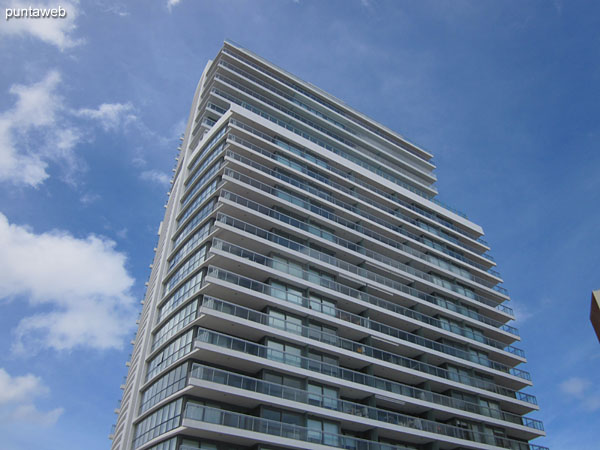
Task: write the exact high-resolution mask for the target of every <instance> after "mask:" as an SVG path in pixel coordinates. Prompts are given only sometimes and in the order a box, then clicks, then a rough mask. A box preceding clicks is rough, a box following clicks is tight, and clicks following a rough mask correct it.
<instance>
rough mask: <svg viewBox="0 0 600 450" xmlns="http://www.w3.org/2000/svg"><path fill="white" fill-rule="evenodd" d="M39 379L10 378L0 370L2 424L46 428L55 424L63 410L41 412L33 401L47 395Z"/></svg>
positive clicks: (0, 415) (0, 416)
mask: <svg viewBox="0 0 600 450" xmlns="http://www.w3.org/2000/svg"><path fill="white" fill-rule="evenodd" d="M48 392H49V390H48V388H47V387H46V386H45V385H44V384H43V382H42V380H41V378H39V377H37V376H35V375H33V374H27V375H20V376H11V375H10V374H9V373H8V372H7V371H6V370H4V369H3V368H0V419H2V422H3V423H4V424H6V423H18V424H28V425H34V426H42V427H48V426H52V425H54V424H55V423H56V421H57V420H58V418H59V417H60V416H61V415H62V413H63V409H62V408H56V409H53V410H51V411H46V412H42V411H40V410H39V409H38V408H37V406H36V405H35V404H34V400H35V399H36V398H37V397H39V396H42V395H46V394H48Z"/></svg>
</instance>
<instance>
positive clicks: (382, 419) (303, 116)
mask: <svg viewBox="0 0 600 450" xmlns="http://www.w3.org/2000/svg"><path fill="white" fill-rule="evenodd" d="M431 157H432V155H431V154H429V153H428V152H426V151H424V150H422V149H421V148H419V147H417V146H416V145H414V144H412V143H410V142H408V141H407V140H405V139H404V138H403V137H401V136H400V135H398V134H397V133H395V132H393V131H391V130H389V129H387V128H386V127H384V126H382V125H380V124H378V123H377V122H375V121H373V120H372V119H370V118H368V117H366V116H365V115H363V114H361V113H359V112H357V111H356V110H354V109H352V108H350V107H348V106H347V105H346V104H344V103H343V102H341V101H339V100H337V99H336V98H334V97H333V96H331V95H329V94H327V93H326V92H323V91H322V90H320V89H318V88H316V87H315V86H312V85H311V84H309V83H306V82H304V81H302V80H300V79H298V78H296V77H295V76H293V75H291V74H289V73H287V72H285V71H284V70H282V69H280V68H278V67H276V66H275V65H273V64H271V63H269V62H267V61H265V60H264V59H262V58H260V57H258V56H257V55H255V54H253V53H251V52H249V51H248V50H246V49H244V48H242V47H240V46H238V45H236V44H233V43H230V42H226V43H225V44H224V46H223V48H222V49H221V50H220V51H219V53H218V55H217V56H216V58H215V59H214V61H211V62H209V63H208V64H207V66H206V68H205V70H204V73H203V74H202V78H201V79H200V82H199V84H198V88H197V90H196V95H195V96H194V100H193V104H192V109H191V112H190V117H189V120H188V124H187V129H186V132H185V135H184V137H183V142H182V145H181V150H180V154H179V157H178V161H177V165H176V168H175V169H174V176H173V180H172V188H171V191H170V197H169V201H168V203H167V205H166V213H165V218H164V220H163V222H162V223H161V225H160V227H159V231H158V234H159V238H158V244H157V246H156V249H155V251H156V256H155V259H154V263H153V265H152V266H151V267H152V272H151V275H150V279H149V281H148V289H147V292H146V297H145V299H144V301H143V303H144V306H143V310H142V313H141V315H140V318H139V329H138V332H137V335H136V337H135V340H134V342H133V344H134V345H133V353H132V356H131V360H130V361H129V362H128V363H127V364H128V366H129V373H128V375H127V379H126V381H125V383H124V385H123V386H122V388H123V398H122V401H121V403H120V406H119V409H118V410H117V413H118V419H117V422H116V425H115V428H114V430H113V431H112V432H111V438H112V440H113V443H112V449H113V450H132V449H134V450H142V449H144V450H145V449H148V450H149V449H152V450H190V449H199V448H200V449H211V450H225V449H227V450H230V449H232V450H233V449H236V450H238V449H240V450H241V449H256V450H267V449H269V450H279V449H323V450H325V449H331V448H343V449H356V450H360V449H365V450H367V449H368V450H395V449H420V450H436V449H463V450H464V449H490V450H491V449H498V448H509V449H518V450H524V449H527V450H533V449H542V448H543V447H539V446H537V445H533V444H529V441H530V440H532V439H534V438H537V437H539V436H543V435H544V431H543V427H542V423H541V422H540V421H539V420H536V419H534V418H530V417H528V416H527V414H528V413H530V412H532V411H535V410H537V409H538V406H537V404H536V399H535V397H534V396H533V395H531V394H529V393H525V392H523V391H522V390H523V389H524V388H528V387H529V386H531V384H532V383H531V378H530V376H529V373H528V372H526V371H524V370H523V369H522V368H521V366H522V364H524V363H525V361H526V360H525V355H524V353H523V351H522V350H521V349H519V348H518V347H516V346H514V345H513V344H514V343H515V342H517V341H518V340H519V337H518V331H517V330H516V329H515V328H514V327H513V326H511V325H510V321H511V320H512V319H513V314H512V310H511V309H510V308H509V307H508V306H505V302H506V301H507V300H508V299H509V297H508V295H507V292H506V290H505V289H503V288H502V287H500V286H499V284H500V283H501V282H502V280H501V278H500V276H499V274H498V273H497V272H496V271H494V270H493V268H494V266H495V264H494V262H493V260H492V259H491V257H490V256H489V255H488V254H487V251H488V250H489V249H488V246H487V244H486V243H485V241H483V240H482V239H481V236H482V235H483V230H482V229H481V227H480V226H478V225H476V224H475V223H473V222H471V221H470V220H468V219H467V218H466V216H464V215H463V214H462V213H460V212H458V211H455V210H453V209H451V208H449V207H448V206H445V205H443V204H441V203H440V202H438V201H437V200H436V199H435V196H436V194H437V191H436V188H435V187H434V186H433V184H434V183H435V181H436V177H435V175H434V174H433V169H434V165H433V164H432V163H431V161H430V159H431Z"/></svg>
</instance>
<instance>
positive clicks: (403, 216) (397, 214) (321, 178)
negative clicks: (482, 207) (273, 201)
mask: <svg viewBox="0 0 600 450" xmlns="http://www.w3.org/2000/svg"><path fill="white" fill-rule="evenodd" d="M228 139H229V140H231V141H234V142H237V143H240V141H241V143H242V144H243V145H245V142H246V141H244V140H243V139H241V138H239V137H237V136H236V135H234V134H232V135H230V136H229V138H228ZM263 152H264V153H262V154H263V155H264V156H267V157H269V158H271V159H273V160H275V161H278V162H280V163H284V164H285V165H286V166H288V167H290V168H292V165H291V164H292V163H291V162H290V160H289V159H287V158H286V157H284V156H282V155H274V154H269V152H267V151H264V150H263ZM227 156H229V157H231V158H233V159H236V160H237V161H239V162H241V163H243V164H246V165H250V166H252V167H253V168H255V169H257V170H260V171H261V172H263V173H266V174H268V175H271V176H273V177H276V178H278V179H280V180H282V181H285V182H286V183H289V184H292V185H294V186H296V187H300V188H302V189H303V190H305V191H307V192H310V193H311V194H315V195H317V196H319V197H321V198H323V194H322V193H321V192H320V191H318V190H317V189H315V188H312V187H311V186H310V185H308V184H307V183H304V182H300V181H298V180H296V179H293V178H291V177H289V176H287V175H284V174H283V173H281V172H279V171H275V170H271V169H270V168H269V167H266V166H263V165H262V164H260V163H257V162H256V161H254V160H252V159H250V158H246V157H245V156H241V155H239V154H237V153H235V152H233V151H231V150H229V151H228V152H227ZM297 166H298V163H294V167H293V168H296V167H297ZM303 169H304V170H302V171H301V172H302V173H305V174H306V175H308V176H311V177H312V178H314V179H316V180H318V181H321V182H322V183H325V184H327V185H329V186H331V187H333V188H335V189H338V190H340V191H342V192H344V193H345V194H346V195H349V196H351V197H355V198H357V199H359V200H362V201H364V202H365V203H367V204H369V205H371V206H373V207H374V208H376V209H377V210H380V211H384V212H386V213H388V214H390V215H392V216H395V217H398V218H399V219H401V220H403V221H405V222H408V223H410V224H411V225H414V226H416V227H419V228H421V229H422V228H423V226H424V225H426V224H425V223H424V222H419V221H418V220H415V219H413V218H411V217H409V216H407V215H406V214H403V213H402V212H401V211H399V210H394V209H392V208H388V207H387V206H384V205H382V204H381V203H379V202H377V201H375V200H373V199H371V198H370V197H367V196H365V195H362V194H360V193H358V192H356V191H353V190H351V189H348V188H347V187H345V186H342V185H340V184H338V183H336V182H334V181H331V180H330V179H329V178H326V177H324V176H322V175H318V174H317V173H315V172H312V171H310V170H306V169H305V168H303ZM326 199H327V200H328V201H330V202H332V203H335V204H336V205H338V206H340V207H342V208H344V209H347V210H350V211H352V210H356V208H355V207H354V206H351V205H348V204H347V203H345V202H343V201H341V200H338V199H337V198H335V197H333V196H331V195H328V196H327V197H326ZM361 215H364V216H365V217H368V218H369V219H371V220H374V221H382V219H380V218H378V217H375V216H372V215H371V214H367V213H365V212H364V211H361ZM382 222H383V221H382ZM386 223H387V222H386ZM382 224H383V223H382ZM385 226H388V225H385ZM426 231H428V232H430V233H432V234H435V235H436V236H438V237H440V238H442V239H446V240H448V241H450V242H452V243H453V244H455V245H457V246H459V247H463V248H465V249H467V250H470V251H472V252H474V253H477V254H478V250H477V249H476V248H474V247H471V246H469V245H467V244H465V243H464V242H461V241H459V240H458V239H457V238H455V237H453V236H450V235H449V234H448V233H445V232H443V231H442V230H439V229H438V228H434V227H432V226H430V225H428V226H427V229H426Z"/></svg>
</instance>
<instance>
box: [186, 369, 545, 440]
mask: <svg viewBox="0 0 600 450" xmlns="http://www.w3.org/2000/svg"><path fill="white" fill-rule="evenodd" d="M191 379H197V380H202V381H208V382H211V383H215V384H220V385H223V386H227V387H231V388H237V389H243V390H246V391H249V392H252V393H257V394H264V395H268V396H271V397H275V398H278V399H285V400H291V401H294V402H298V403H303V404H305V405H311V406H315V407H320V408H325V409H330V410H333V411H338V412H342V413H344V414H349V415H352V416H356V417H359V418H360V419H357V420H360V421H362V420H363V419H371V420H376V421H379V422H385V423H386V424H392V425H397V426H401V427H406V428H411V429H413V430H416V433H417V434H418V433H420V432H422V431H427V432H430V433H435V434H440V435H444V436H449V437H452V438H457V439H466V440H469V441H474V442H481V443H485V444H490V445H498V446H500V447H503V448H510V449H519V450H520V449H527V450H547V449H546V447H539V446H536V445H531V444H527V443H525V442H522V441H517V440H514V439H508V438H500V439H501V442H498V441H494V436H493V435H489V434H486V433H481V432H477V431H471V430H468V431H467V430H465V429H463V428H459V427H455V426H452V425H446V424H443V423H440V422H435V421H433V420H426V419H421V418H419V417H414V416H410V415H407V414H402V413H398V412H394V411H389V410H386V409H381V408H376V407H372V406H367V405H364V404H361V403H354V402H350V401H347V400H340V399H338V398H332V397H326V396H323V395H318V394H315V393H309V392H307V391H305V390H302V389H296V388H292V387H289V386H284V385H281V384H276V383H272V382H268V381H263V380H258V379H256V378H252V377H248V376H245V375H240V374H238V373H235V372H229V371H226V370H221V369H216V368H214V367H210V366H205V365H202V364H197V363H195V364H193V365H192V370H191V372H190V380H191ZM523 425H525V426H526V427H529V428H534V429H535V430H538V431H544V427H543V424H542V422H540V421H538V420H534V419H530V418H527V417H523ZM538 434H539V433H529V434H528V436H531V437H530V438H533V437H537V436H538ZM506 444H509V445H506ZM510 445H512V447H511V446H510Z"/></svg>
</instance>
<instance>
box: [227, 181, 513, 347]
mask: <svg viewBox="0 0 600 450" xmlns="http://www.w3.org/2000/svg"><path fill="white" fill-rule="evenodd" d="M220 195H221V197H222V198H225V199H227V200H230V201H232V202H234V203H237V204H238V205H241V206H243V207H246V208H249V209H252V210H254V211H256V212H257V213H259V214H262V215H265V216H267V217H269V220H277V221H280V222H283V223H285V224H289V225H290V226H293V227H295V228H299V229H301V230H304V231H307V232H309V233H310V227H309V225H308V224H307V223H305V222H301V221H299V220H297V219H294V218H292V217H289V216H287V215H285V214H282V213H279V212H277V211H275V210H274V209H272V208H267V207H266V206H264V205H261V204H260V203H257V202H254V201H252V200H248V199H246V198H244V197H241V196H239V195H237V194H235V193H233V192H230V191H226V190H222V191H221V194H220ZM328 240H330V241H331V242H333V243H335V244H338V245H341V246H343V245H344V244H345V243H347V245H348V246H349V247H348V249H349V250H351V251H354V252H359V250H360V246H358V245H356V244H353V243H351V242H349V241H345V240H343V239H340V238H338V237H337V236H333V235H332V236H329V237H328ZM403 292H405V293H407V294H409V295H412V296H414V297H417V298H419V299H422V300H425V301H427V302H429V303H433V304H436V305H438V306H441V307H444V308H446V309H449V308H448V307H447V306H445V305H443V304H440V301H441V299H440V298H439V297H434V296H432V295H429V294H425V293H422V292H420V291H418V290H416V289H414V288H410V287H408V286H405V287H404V289H403ZM454 307H455V309H454V311H455V312H458V313H459V314H461V315H464V316H466V317H470V318H472V319H475V320H478V321H480V322H482V323H485V324H488V325H491V326H493V327H495V328H499V329H501V330H503V331H506V332H507V333H511V334H513V335H515V336H518V330H517V329H516V328H514V327H512V326H510V325H506V324H504V323H502V322H499V321H497V320H493V319H490V318H489V317H486V316H483V315H481V314H477V313H474V312H473V311H469V310H467V309H465V308H461V307H458V306H456V305H455V306H454Z"/></svg>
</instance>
